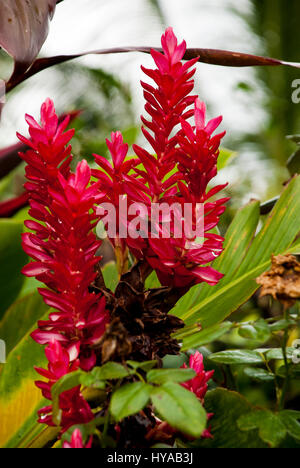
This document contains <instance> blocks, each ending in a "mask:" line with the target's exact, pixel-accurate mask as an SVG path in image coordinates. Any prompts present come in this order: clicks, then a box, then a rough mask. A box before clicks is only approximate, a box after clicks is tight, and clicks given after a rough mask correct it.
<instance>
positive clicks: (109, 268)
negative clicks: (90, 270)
mask: <svg viewBox="0 0 300 468" xmlns="http://www.w3.org/2000/svg"><path fill="white" fill-rule="evenodd" d="M101 271H102V275H103V278H104V282H105V286H106V287H107V289H110V290H111V291H112V292H115V290H116V287H117V284H118V282H119V274H118V269H117V264H116V263H115V262H109V263H107V264H106V265H105V266H104V267H103V268H102V270H101Z"/></svg>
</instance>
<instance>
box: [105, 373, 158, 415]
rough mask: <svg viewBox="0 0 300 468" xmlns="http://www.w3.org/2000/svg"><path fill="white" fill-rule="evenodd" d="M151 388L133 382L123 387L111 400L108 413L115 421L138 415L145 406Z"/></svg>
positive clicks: (144, 384)
mask: <svg viewBox="0 0 300 468" xmlns="http://www.w3.org/2000/svg"><path fill="white" fill-rule="evenodd" d="M151 390H152V388H151V386H150V385H148V384H146V383H144V382H134V383H128V384H125V385H123V386H122V387H121V388H119V389H118V390H117V391H116V392H115V393H114V394H113V397H112V399H111V406H110V411H111V414H112V415H113V417H114V418H115V419H116V421H121V420H122V419H124V418H127V417H128V416H131V415H133V414H136V413H138V412H139V411H140V410H142V409H143V408H145V406H146V405H147V403H148V401H149V399H150V394H151Z"/></svg>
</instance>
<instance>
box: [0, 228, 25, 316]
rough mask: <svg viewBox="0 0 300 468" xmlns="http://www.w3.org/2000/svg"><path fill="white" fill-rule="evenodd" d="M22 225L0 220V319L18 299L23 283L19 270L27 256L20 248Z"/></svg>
mask: <svg viewBox="0 0 300 468" xmlns="http://www.w3.org/2000/svg"><path fill="white" fill-rule="evenodd" d="M22 232H23V224H22V223H21V222H18V221H15V220H12V219H0V265H1V270H0V299H1V300H0V319H1V318H2V317H3V315H4V313H5V312H6V310H7V309H8V307H9V306H10V305H11V304H12V303H13V302H14V301H15V299H16V298H17V297H18V294H19V291H20V290H21V288H22V284H23V282H24V276H22V275H21V269H22V267H23V266H24V265H25V263H26V261H27V256H26V255H25V253H24V252H23V249H22V246H21V234H22Z"/></svg>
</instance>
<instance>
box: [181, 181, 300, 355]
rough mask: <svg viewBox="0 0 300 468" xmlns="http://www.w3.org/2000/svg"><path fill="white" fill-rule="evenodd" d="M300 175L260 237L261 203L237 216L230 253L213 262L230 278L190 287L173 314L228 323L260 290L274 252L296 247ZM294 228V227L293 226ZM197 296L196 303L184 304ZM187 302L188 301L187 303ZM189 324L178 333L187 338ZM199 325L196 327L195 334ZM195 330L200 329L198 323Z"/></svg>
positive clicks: (229, 242)
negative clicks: (226, 320)
mask: <svg viewBox="0 0 300 468" xmlns="http://www.w3.org/2000/svg"><path fill="white" fill-rule="evenodd" d="M299 212H300V177H296V178H294V179H293V180H292V181H291V182H290V184H289V185H288V186H287V187H286V189H285V190H284V192H283V194H282V196H281V197H280V199H279V201H278V202H277V204H276V206H275V208H274V209H273V211H272V213H271V214H270V216H269V217H268V218H267V220H266V222H265V224H264V226H263V228H262V229H261V230H260V232H259V233H258V234H257V235H256V236H255V238H254V240H253V242H251V241H252V239H253V236H254V234H255V232H256V229H257V224H258V221H259V203H258V202H251V203H250V204H249V205H247V206H246V207H245V208H243V209H242V210H240V211H239V212H238V213H237V215H236V217H235V218H234V220H233V222H232V224H231V226H230V228H229V230H228V232H227V234H226V236H225V251H224V253H223V254H222V255H221V256H220V257H219V258H218V259H217V260H216V261H215V262H214V263H213V266H214V267H215V268H216V269H217V270H219V271H221V272H226V274H225V277H224V278H223V279H222V280H221V281H220V282H219V284H218V285H217V286H214V287H213V288H211V287H209V286H207V285H204V286H203V287H200V288H198V292H196V291H195V290H192V291H190V292H189V293H188V294H187V295H186V296H187V297H188V299H186V298H184V299H183V300H182V301H179V304H178V305H177V307H176V308H175V309H174V310H173V313H175V314H176V315H178V316H179V317H180V318H182V319H183V320H184V321H185V323H186V324H187V325H188V326H193V324H195V323H201V325H202V327H203V328H207V327H211V326H213V325H215V324H217V323H220V322H222V321H223V320H224V319H225V318H226V317H228V316H229V315H230V314H231V313H232V312H234V311H235V310H237V309H238V307H240V306H241V305H242V304H243V303H244V302H246V301H247V300H248V299H249V298H250V297H251V296H252V295H253V294H254V292H255V291H256V290H257V289H258V287H259V286H258V284H257V283H256V281H255V279H256V278H257V277H258V276H259V275H260V274H261V273H262V272H264V271H266V270H267V269H268V268H269V266H270V261H271V260H270V259H271V255H272V254H276V255H277V254H280V253H281V254H283V253H286V252H290V253H293V252H294V251H295V250H297V247H296V245H294V246H293V245H292V244H293V241H294V240H295V237H296V235H297V234H298V232H299V230H300V218H299V216H298V213H299ZM287 226H288V229H287ZM191 298H192V305H190V306H189V308H188V309H187V308H184V307H183V306H182V305H183V303H184V302H186V301H187V300H188V302H189V300H190V299H191ZM183 301H184V302H183ZM188 330H189V328H186V329H184V330H183V331H180V332H179V333H177V334H176V336H177V337H178V338H180V337H183V343H184V346H185V339H184V335H185V333H186V331H188ZM192 331H193V329H192V328H191V334H192ZM194 332H195V333H197V332H198V333H199V331H198V329H197V326H196V325H194ZM188 339H189V340H190V337H189V338H188Z"/></svg>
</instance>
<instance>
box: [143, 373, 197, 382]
mask: <svg viewBox="0 0 300 468" xmlns="http://www.w3.org/2000/svg"><path fill="white" fill-rule="evenodd" d="M195 376H196V372H195V371H194V370H193V369H153V370H151V371H150V372H148V374H147V381H148V382H149V383H154V384H159V385H160V384H164V383H166V382H178V383H179V382H186V381H187V380H190V379H192V378H193V377H195Z"/></svg>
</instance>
